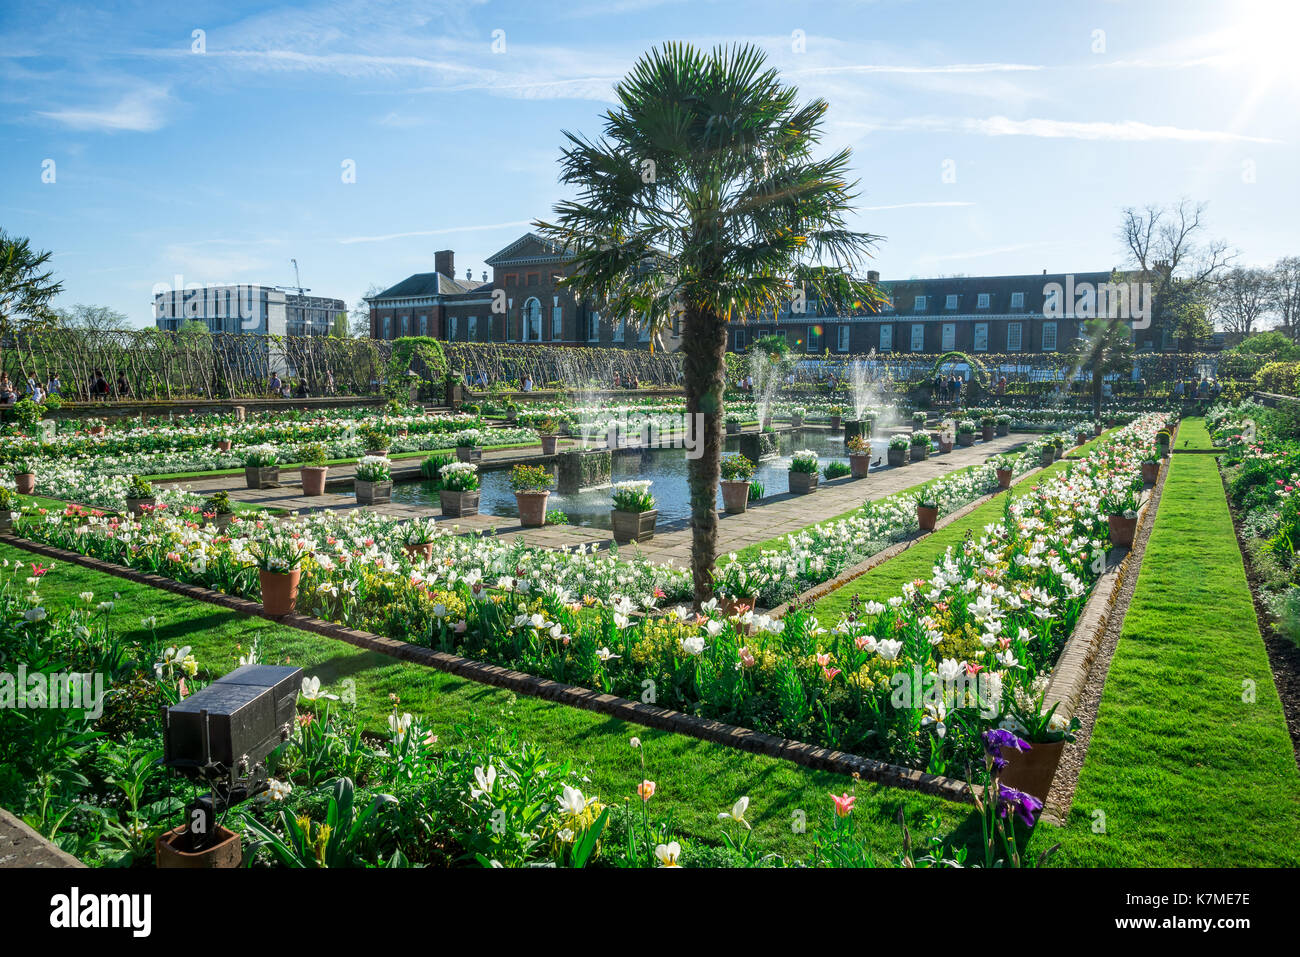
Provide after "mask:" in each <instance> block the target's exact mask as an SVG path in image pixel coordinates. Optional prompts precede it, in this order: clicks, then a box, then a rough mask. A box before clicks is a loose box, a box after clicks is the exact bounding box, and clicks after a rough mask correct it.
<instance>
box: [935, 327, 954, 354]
mask: <svg viewBox="0 0 1300 957" xmlns="http://www.w3.org/2000/svg"><path fill="white" fill-rule="evenodd" d="M956 348H957V323H955V322H945V323H944V324H943V331H942V333H941V335H940V337H939V351H940V352H952V351H953V350H954V349H956Z"/></svg>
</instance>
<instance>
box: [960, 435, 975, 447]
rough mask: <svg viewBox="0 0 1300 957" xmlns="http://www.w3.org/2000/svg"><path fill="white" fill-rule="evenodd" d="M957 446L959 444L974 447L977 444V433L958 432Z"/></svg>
mask: <svg viewBox="0 0 1300 957" xmlns="http://www.w3.org/2000/svg"><path fill="white" fill-rule="evenodd" d="M957 444H958V445H962V446H969V445H974V444H975V433H974V432H958V433H957Z"/></svg>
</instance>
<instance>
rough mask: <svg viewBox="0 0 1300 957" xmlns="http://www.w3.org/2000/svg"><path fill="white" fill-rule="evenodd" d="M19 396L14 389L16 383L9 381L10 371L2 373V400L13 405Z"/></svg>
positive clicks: (0, 394) (0, 389) (0, 385)
mask: <svg viewBox="0 0 1300 957" xmlns="http://www.w3.org/2000/svg"><path fill="white" fill-rule="evenodd" d="M17 398H18V393H17V392H15V391H14V384H13V383H12V382H11V381H9V373H7V372H6V373H4V374H3V375H0V402H3V403H4V404H5V405H12V404H13V402H14V401H15V400H16V399H17Z"/></svg>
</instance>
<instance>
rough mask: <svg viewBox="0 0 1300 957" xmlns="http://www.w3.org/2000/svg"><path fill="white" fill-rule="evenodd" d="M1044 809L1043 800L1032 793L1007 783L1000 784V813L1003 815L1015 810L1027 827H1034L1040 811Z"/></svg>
mask: <svg viewBox="0 0 1300 957" xmlns="http://www.w3.org/2000/svg"><path fill="white" fill-rule="evenodd" d="M1042 809H1043V802H1042V801H1040V800H1038V798H1036V797H1034V796H1033V795H1032V794H1026V793H1025V792H1024V791H1017V790H1016V789H1015V788H1009V787H1007V786H1006V785H1005V784H999V785H998V814H999V815H1001V816H1002V817H1006V816H1007V812H1008V811H1014V812H1015V814H1016V817H1018V818H1020V821H1021V823H1023V824H1024V825H1025V827H1033V826H1034V824H1036V823H1037V822H1038V812H1039V811H1041V810H1042Z"/></svg>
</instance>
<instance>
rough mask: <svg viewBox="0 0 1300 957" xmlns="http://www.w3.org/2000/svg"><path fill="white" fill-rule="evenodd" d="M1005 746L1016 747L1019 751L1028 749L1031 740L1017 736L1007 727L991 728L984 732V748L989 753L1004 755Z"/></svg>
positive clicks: (998, 755)
mask: <svg viewBox="0 0 1300 957" xmlns="http://www.w3.org/2000/svg"><path fill="white" fill-rule="evenodd" d="M1003 748H1015V749H1016V750H1017V751H1028V750H1029V742H1028V741H1025V740H1024V739H1023V738H1020V737H1017V736H1016V735H1015V734H1012V733H1011V732H1010V731H1007V730H1006V729H1005V728H990V729H989V730H988V731H985V732H984V750H985V751H987V752H988V753H989V754H992V755H995V756H997V757H1001V756H1002V749H1003Z"/></svg>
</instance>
